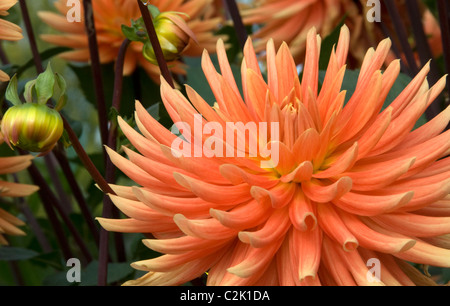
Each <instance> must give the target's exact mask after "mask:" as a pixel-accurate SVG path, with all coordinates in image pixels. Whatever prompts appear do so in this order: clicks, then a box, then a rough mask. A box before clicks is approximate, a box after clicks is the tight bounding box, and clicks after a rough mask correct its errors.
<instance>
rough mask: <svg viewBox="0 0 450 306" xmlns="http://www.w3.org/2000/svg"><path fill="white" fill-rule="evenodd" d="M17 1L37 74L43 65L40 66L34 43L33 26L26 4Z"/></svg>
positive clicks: (40, 61) (23, 0)
mask: <svg viewBox="0 0 450 306" xmlns="http://www.w3.org/2000/svg"><path fill="white" fill-rule="evenodd" d="M19 3H20V10H21V12H22V17H23V22H24V23H25V28H26V30H27V35H28V41H29V44H30V48H31V52H32V54H33V60H34V65H35V66H36V71H37V73H38V74H39V73H42V72H43V71H44V67H43V66H42V60H41V55H40V54H39V51H38V47H37V44H36V38H35V36H34V31H33V26H32V24H31V19H30V15H29V13H28V8H27V4H26V2H25V0H19Z"/></svg>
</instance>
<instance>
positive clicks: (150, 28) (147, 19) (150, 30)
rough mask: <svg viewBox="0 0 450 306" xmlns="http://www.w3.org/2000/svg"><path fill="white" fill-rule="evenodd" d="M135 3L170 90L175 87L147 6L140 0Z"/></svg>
mask: <svg viewBox="0 0 450 306" xmlns="http://www.w3.org/2000/svg"><path fill="white" fill-rule="evenodd" d="M137 2H138V5H139V10H140V11H141V14H142V19H143V20H144V24H145V28H146V30H147V34H148V37H149V38H150V42H151V44H152V47H153V50H154V51H155V56H156V60H157V61H158V65H159V69H160V70H161V74H162V76H163V77H164V79H165V80H166V81H167V83H169V85H170V86H172V88H174V87H175V86H174V83H173V80H172V75H171V74H170V71H169V68H168V67H167V62H166V60H165V59H164V55H163V52H162V49H161V45H160V44H159V40H158V36H157V34H156V30H155V26H154V25H153V21H152V16H151V15H150V12H149V10H148V8H147V6H145V4H144V3H142V1H141V0H137Z"/></svg>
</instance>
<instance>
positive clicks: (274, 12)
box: [241, 0, 368, 64]
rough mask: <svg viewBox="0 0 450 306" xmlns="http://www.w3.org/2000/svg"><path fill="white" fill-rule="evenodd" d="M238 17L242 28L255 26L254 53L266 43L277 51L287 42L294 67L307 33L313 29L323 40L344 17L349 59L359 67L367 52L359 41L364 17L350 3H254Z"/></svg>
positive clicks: (301, 55)
mask: <svg viewBox="0 0 450 306" xmlns="http://www.w3.org/2000/svg"><path fill="white" fill-rule="evenodd" d="M241 15H242V18H243V22H244V24H246V25H254V26H256V30H255V32H254V33H253V35H252V38H253V42H254V44H255V46H254V47H255V51H256V52H257V53H259V52H261V51H264V49H265V47H266V44H267V41H268V40H269V39H273V41H274V43H275V47H276V48H278V47H279V46H280V45H281V43H283V42H286V43H287V44H288V45H289V48H290V51H291V53H292V56H293V57H294V61H295V62H296V63H297V64H300V63H301V61H302V60H303V59H304V57H305V50H306V36H307V33H308V31H309V29H310V28H311V27H315V28H316V29H317V32H318V33H319V34H320V35H321V36H322V37H326V36H327V35H329V34H330V33H331V32H332V31H333V30H334V29H335V28H336V27H337V26H338V25H339V23H340V22H341V21H342V20H343V17H344V16H345V22H346V25H347V26H349V27H350V29H351V31H352V40H351V42H350V44H351V48H350V57H351V58H356V59H357V62H359V63H360V61H361V60H362V58H363V56H364V53H365V50H367V48H368V45H367V41H365V40H362V39H361V34H362V32H365V31H364V20H365V18H364V17H365V16H363V14H362V12H361V11H360V10H359V8H358V5H357V4H356V3H354V1H352V0H331V1H323V0H300V1H298V0H281V1H280V0H255V1H251V2H250V3H249V4H248V5H242V9H241Z"/></svg>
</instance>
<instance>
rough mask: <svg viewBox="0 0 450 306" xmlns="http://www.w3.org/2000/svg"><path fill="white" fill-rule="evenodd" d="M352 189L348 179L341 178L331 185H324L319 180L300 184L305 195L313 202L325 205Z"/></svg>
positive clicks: (350, 181)
mask: <svg viewBox="0 0 450 306" xmlns="http://www.w3.org/2000/svg"><path fill="white" fill-rule="evenodd" d="M351 188H352V180H351V179H350V178H349V177H346V176H344V177H341V178H340V179H338V180H337V181H335V182H332V183H331V184H328V185H325V184H323V183H322V182H321V181H319V180H315V179H314V180H311V181H306V182H304V183H302V190H303V192H304V193H305V195H306V196H307V197H308V198H310V199H311V200H312V201H314V202H319V203H326V202H329V201H332V200H337V199H339V198H341V197H342V196H343V195H344V194H346V193H347V192H349V191H350V190H351Z"/></svg>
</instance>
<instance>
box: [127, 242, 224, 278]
mask: <svg viewBox="0 0 450 306" xmlns="http://www.w3.org/2000/svg"><path fill="white" fill-rule="evenodd" d="M218 249H221V246H219V247H209V248H205V249H201V250H195V251H189V252H186V253H183V254H166V255H161V256H159V257H156V258H152V259H146V260H141V261H135V262H133V263H131V266H132V267H133V268H134V269H136V270H141V271H152V272H153V271H154V272H170V271H172V270H173V269H175V268H177V267H179V266H183V265H185V264H188V263H190V262H192V261H193V260H195V259H198V258H204V257H206V256H208V255H211V254H213V253H217V251H218Z"/></svg>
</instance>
